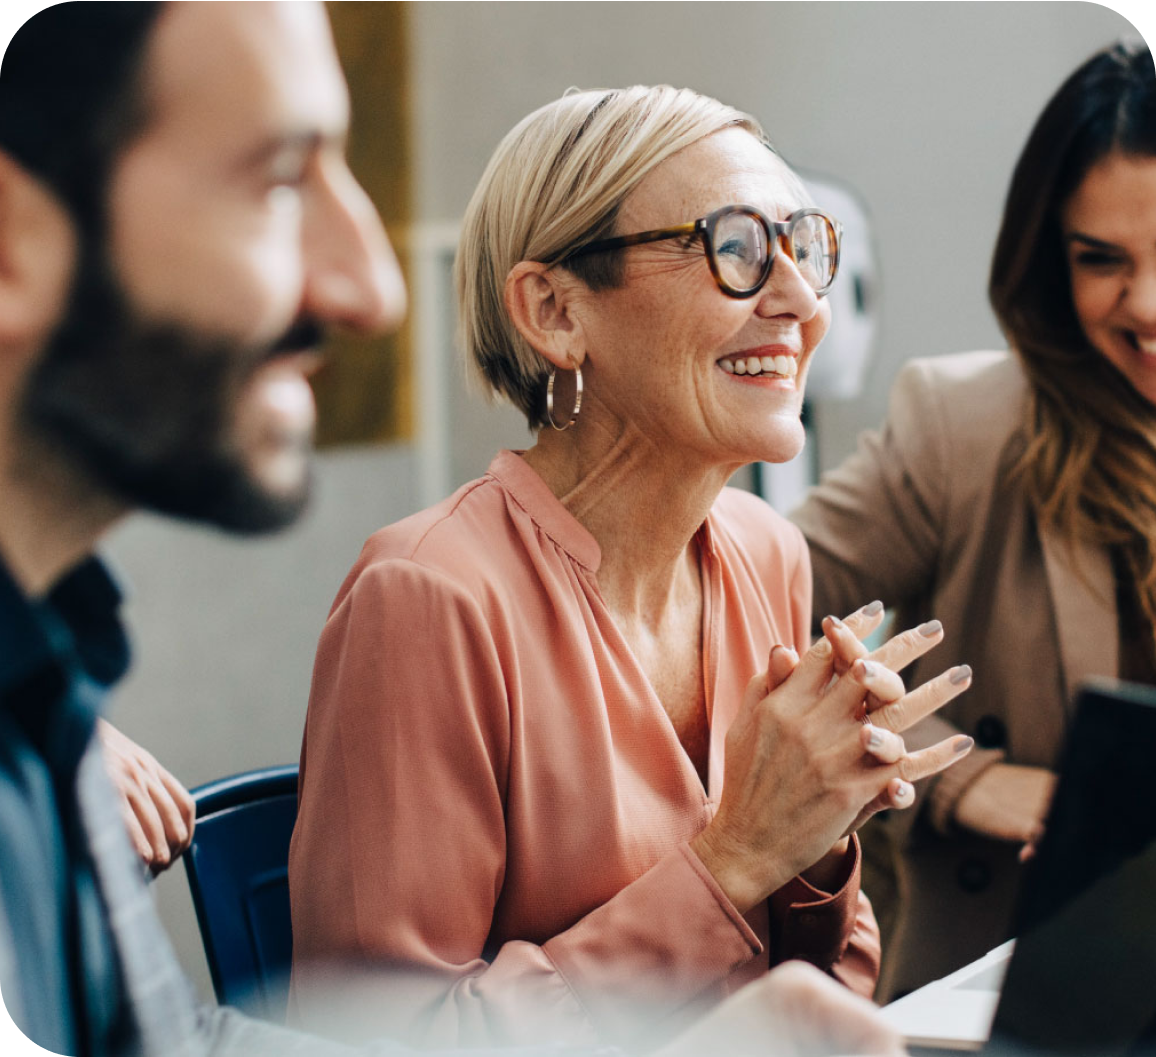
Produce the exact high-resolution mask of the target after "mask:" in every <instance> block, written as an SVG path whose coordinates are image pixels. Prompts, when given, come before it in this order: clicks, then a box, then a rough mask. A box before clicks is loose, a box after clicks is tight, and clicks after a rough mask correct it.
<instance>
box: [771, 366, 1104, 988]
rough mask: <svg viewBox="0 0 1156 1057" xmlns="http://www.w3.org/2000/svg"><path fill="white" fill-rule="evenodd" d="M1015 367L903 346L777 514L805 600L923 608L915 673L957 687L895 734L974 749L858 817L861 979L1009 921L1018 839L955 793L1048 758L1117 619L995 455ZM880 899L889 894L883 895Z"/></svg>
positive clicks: (944, 960)
mask: <svg viewBox="0 0 1156 1057" xmlns="http://www.w3.org/2000/svg"><path fill="white" fill-rule="evenodd" d="M1026 399H1027V382H1026V379H1025V377H1024V374H1023V371H1022V369H1021V367H1020V364H1019V361H1018V359H1016V358H1015V357H1014V356H1012V355H1011V354H1009V353H1006V352H972V353H963V354H958V355H952V356H941V357H936V358H934V359H917V360H913V361H911V362H910V363H909V364H907V365H906V366H905V368H904V369H903V371H902V372H901V373H900V375H899V377H898V379H897V381H896V384H895V387H894V390H893V392H892V397H891V406H890V410H889V413H888V417H887V421H886V423H885V425H884V427H883V429H882V430H881V431H879V432H872V433H865V434H864V435H863V436H862V438H861V439H860V442H859V447H858V450H857V451H856V452H855V454H854V455H852V456H851V457H850V458H849V459H848V460H847V461H846V462H845V463H844V464H843V465H842V466H840V467H839V468H838V469H837V470H835V471H834V472H832V473H830V474H828V475H826V476H825V477H824V478H823V480H822V482H821V483H820V484H819V486H818V487H817V488H815V489H814V490H813V491H812V492H811V494H810V496H809V497H808V499H807V500H806V502H805V503H804V504H803V505H802V506H801V507H800V508H799V510H797V511H796V512H795V513H794V514H793V515H792V520H794V521H795V522H796V524H798V525H799V527H800V528H801V529H802V530H803V534H804V535H805V536H806V537H807V540H808V542H809V544H810V548H811V560H812V562H813V565H814V576H815V595H814V599H815V610H814V611H815V615H816V617H819V618H821V617H822V616H823V615H824V614H826V613H835V614H840V615H841V614H845V613H848V612H850V611H851V610H853V609H855V608H856V607H858V606H860V605H862V604H863V603H865V602H868V601H870V600H871V599H874V598H879V599H881V600H882V601H883V602H884V603H885V604H886V605H887V606H888V607H889V608H891V609H894V610H895V614H896V625H895V627H896V630H901V629H902V628H904V627H910V626H913V625H915V624H917V623H919V622H921V621H924V620H927V619H930V618H932V617H937V618H939V619H940V620H942V621H943V624H944V628H945V636H944V641H943V644H942V645H941V646H940V647H939V648H937V649H936V650H934V651H932V653H931V654H929V655H928V656H927V657H925V658H923V659H922V660H920V661H919V662H918V663H916V664H915V665H913V666H912V668H911V669H910V670H909V672H908V673H907V677H908V685H909V686H916V685H918V684H920V683H922V682H924V681H925V680H926V679H928V678H930V677H931V676H933V675H935V674H937V673H939V672H941V671H943V670H944V669H946V668H948V667H949V666H951V665H954V664H960V663H967V664H970V665H971V666H972V668H973V670H974V673H975V674H974V681H973V684H972V687H971V689H970V690H969V691H968V692H967V693H966V694H964V695H962V697H960V698H958V699H957V700H956V701H954V702H952V703H950V704H949V705H947V706H945V707H944V709H942V710H941V712H940V713H938V714H937V715H936V716H935V717H932V718H931V719H928V720H926V721H924V723H922V724H920V725H919V726H918V727H916V728H915V730H914V731H912V732H911V733H910V734H909V735H908V736H907V743H908V746H909V747H913V748H918V747H922V746H923V745H927V744H931V743H932V742H933V741H935V740H938V739H939V738H942V737H945V736H947V735H948V734H951V733H954V732H956V731H963V732H965V733H968V734H971V735H972V736H973V737H974V738H975V739H976V743H977V746H976V750H974V751H973V752H972V754H971V755H970V756H969V757H968V758H966V759H965V760H963V761H961V762H960V763H959V764H957V765H956V766H955V767H953V768H952V769H951V770H950V771H949V772H947V774H946V775H944V776H943V777H941V778H939V779H934V780H930V781H928V782H925V783H921V786H922V788H921V789H920V791H919V793H920V795H919V801H918V802H917V805H916V807H915V808H913V809H911V810H910V811H907V812H892V813H890V814H889V815H888V816H887V817H885V818H881V819H880V820H879V821H878V822H876V823H872V825H871V826H870V827H869V828H868V829H869V832H866V831H865V833H864V856H865V865H864V880H863V884H864V888H865V889H866V891H867V893H868V895H870V896H871V899H872V901H873V902H874V903H875V906H876V912H877V914H878V916H879V920H880V925H881V928H882V929H883V955H884V960H883V971H882V976H881V978H880V985H879V990H878V991H877V996H878V997H880V998H881V999H887V998H890V997H892V996H894V995H896V994H900V993H903V992H905V991H907V990H910V989H912V988H914V987H917V986H920V985H921V984H923V983H926V982H927V981H929V980H932V979H936V978H938V977H941V976H943V975H944V974H946V973H947V972H950V971H951V970H953V969H956V968H958V967H959V966H960V965H963V964H965V963H966V962H968V961H970V960H972V959H974V958H977V957H979V956H980V955H982V954H983V953H985V952H986V951H987V950H989V949H990V948H991V947H993V946H995V945H996V944H998V943H999V942H1001V941H1002V940H1004V939H1005V938H1007V936H1008V928H1009V917H1010V914H1011V913H1012V909H1013V902H1014V897H1015V891H1016V882H1017V880H1018V874H1019V868H1018V861H1017V852H1018V848H1017V847H1013V846H1010V845H1006V844H1002V843H999V842H995V841H989V840H985V839H982V838H979V837H977V836H974V835H971V834H965V833H964V832H962V831H961V830H959V829H958V828H957V827H955V826H954V824H953V822H952V814H953V811H954V806H955V803H956V801H957V800H958V798H959V796H960V794H961V793H962V791H963V790H964V789H965V788H966V786H967V785H968V784H969V783H970V782H972V781H974V780H975V778H976V777H977V776H978V775H979V774H980V773H981V772H982V770H983V769H984V768H985V767H987V766H990V765H991V764H992V763H993V762H997V761H999V760H1001V759H1005V758H1006V759H1008V760H1010V761H1013V762H1016V763H1021V764H1030V765H1036V766H1042V767H1053V766H1055V764H1056V762H1057V755H1058V753H1059V751H1060V747H1061V742H1062V737H1063V734H1064V731H1065V729H1066V727H1067V723H1068V720H1069V716H1070V710H1071V702H1072V696H1073V692H1074V691H1075V689H1076V687H1077V686H1078V684H1079V683H1080V682H1081V680H1083V679H1085V678H1086V677H1088V676H1091V675H1110V676H1114V675H1116V673H1117V668H1118V650H1119V643H1118V628H1117V617H1116V603H1115V594H1114V585H1113V578H1112V570H1111V565H1110V559H1109V556H1108V553H1107V551H1105V550H1103V549H1100V548H1093V547H1084V548H1082V549H1080V550H1079V551H1078V553H1075V554H1072V553H1070V552H1069V551H1068V548H1067V547H1066V546H1065V545H1064V544H1063V543H1062V542H1061V541H1060V540H1059V539H1058V538H1056V537H1055V536H1054V535H1052V534H1051V533H1049V532H1041V531H1040V530H1039V528H1038V527H1037V525H1036V523H1035V518H1034V516H1033V514H1032V512H1031V511H1030V510H1029V509H1028V506H1027V504H1026V503H1025V501H1024V499H1023V497H1022V495H1021V494H1020V493H1019V491H1018V490H1017V489H1016V488H1015V487H1014V486H1013V485H1011V484H1009V482H1008V480H1007V478H1008V470H1009V468H1010V467H1011V466H1012V465H1013V464H1014V462H1015V461H1016V459H1017V457H1018V456H1019V454H1020V453H1021V452H1022V451H1023V450H1024V444H1025V440H1026V435H1025V429H1026V425H1025V419H1026ZM888 856H890V857H892V859H893V865H894V883H895V885H896V890H895V891H894V892H893V893H892V894H891V899H889V898H888V896H889V893H888V892H887V891H886V878H884V884H883V886H882V887H883V890H882V891H876V890H875V889H874V888H872V887H869V881H868V876H869V874H868V868H867V861H868V860H869V859H870V860H871V861H872V862H875V863H878V862H879V860H880V858H881V857H882V858H886V857H888ZM892 900H894V905H893V906H889V905H888V904H889V903H890V902H891V901H892Z"/></svg>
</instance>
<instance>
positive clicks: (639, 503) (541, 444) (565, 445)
mask: <svg viewBox="0 0 1156 1057" xmlns="http://www.w3.org/2000/svg"><path fill="white" fill-rule="evenodd" d="M583 428H585V433H583V434H581V435H580V434H579V433H578V432H577V431H578V430H580V429H583ZM526 461H527V463H528V464H529V465H530V466H531V468H532V469H534V471H535V472H536V473H538V475H539V476H540V477H541V478H542V479H543V480H544V481H545V482H546V484H547V485H548V486H549V488H550V490H551V491H552V492H553V493H554V495H556V496H557V497H558V500H559V501H560V502H561V503H562V505H563V506H565V507H566V509H567V510H568V511H569V512H570V513H571V514H572V515H573V516H574V518H575V519H576V520H577V521H579V522H580V523H581V524H582V526H583V527H584V528H585V529H586V530H587V531H588V532H589V533H590V534H591V535H592V536H593V537H594V538H595V540H597V542H598V545H599V548H600V549H601V552H602V561H601V564H600V566H599V570H598V583H599V587H600V589H601V592H602V595H603V597H604V599H605V600H606V602H607V605H609V606H610V607H611V609H612V610H613V611H615V612H617V613H619V614H620V615H621V616H623V617H624V618H626V619H632V620H639V621H641V622H643V623H644V624H645V625H647V626H650V627H657V626H659V625H661V623H662V620H663V616H664V614H665V613H666V612H667V611H668V610H669V608H670V606H671V605H672V604H677V603H678V601H679V600H680V599H685V593H686V591H688V590H693V591H697V590H698V586H697V568H698V562H697V555H696V553H695V552H694V549H693V540H694V536H695V533H696V532H697V531H698V529H699V527H700V526H701V525H702V523H703V521H704V520H705V519H706V516H707V514H708V513H709V512H710V509H711V506H712V505H713V504H714V502H715V500H716V499H717V498H718V494H719V492H720V491H721V490H722V488H723V487H724V486H725V484H726V482H727V480H728V479H729V478H730V476H731V473H733V471H734V469H735V468H734V467H707V466H701V465H699V466H694V465H691V464H689V463H688V460H686V459H680V458H678V457H677V455H675V454H672V453H670V452H664V451H662V450H660V448H659V447H657V446H656V445H655V444H654V443H653V442H652V441H651V440H650V439H649V438H647V437H646V436H645V435H643V434H642V433H641V431H638V430H636V429H632V428H631V427H630V426H629V425H623V426H621V427H620V428H618V427H616V428H615V429H614V430H608V429H605V428H602V427H600V425H599V424H598V423H597V422H596V421H594V420H593V416H591V418H590V419H588V420H586V421H580V423H579V424H578V425H576V426H575V427H574V428H573V429H572V430H569V431H566V432H564V433H556V432H554V431H552V430H548V429H547V430H543V431H542V432H541V433H540V434H539V437H538V442H537V443H536V444H535V445H534V446H533V447H532V448H531V449H530V450H529V451H528V452H527V453H526Z"/></svg>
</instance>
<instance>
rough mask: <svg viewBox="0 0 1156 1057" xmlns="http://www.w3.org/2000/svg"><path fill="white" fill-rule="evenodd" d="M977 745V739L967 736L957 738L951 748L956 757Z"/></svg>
mask: <svg viewBox="0 0 1156 1057" xmlns="http://www.w3.org/2000/svg"><path fill="white" fill-rule="evenodd" d="M974 744H975V738H969V737H968V736H967V735H966V734H965V735H964V736H963V737H962V738H956V739H955V741H953V742H952V744H951V747H952V749H953V750H954V751H955V753H956V755H960V754H962V753H965V752H967V750H968V749H970V748H971V747H972V746H973V745H974Z"/></svg>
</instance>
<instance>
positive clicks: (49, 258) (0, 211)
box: [0, 150, 77, 344]
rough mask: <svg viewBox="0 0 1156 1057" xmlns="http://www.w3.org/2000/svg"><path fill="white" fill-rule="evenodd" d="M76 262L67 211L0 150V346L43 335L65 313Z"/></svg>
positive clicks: (40, 338)
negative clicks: (0, 343) (0, 342)
mask: <svg viewBox="0 0 1156 1057" xmlns="http://www.w3.org/2000/svg"><path fill="white" fill-rule="evenodd" d="M76 257H77V239H76V230H75V227H74V225H73V223H72V218H71V217H70V216H69V215H68V211H67V210H66V209H65V208H64V206H63V205H61V203H60V201H59V199H57V197H56V196H55V195H54V194H53V193H52V192H51V191H49V190H48V188H47V187H45V186H44V184H43V183H41V181H40V180H38V179H37V178H36V177H34V176H33V175H32V174H31V173H29V172H28V170H26V169H25V168H24V167H23V166H22V165H20V164H19V163H18V162H16V161H14V160H13V159H12V158H11V157H10V156H9V155H8V154H7V153H6V152H5V151H2V150H0V341H2V342H4V343H6V344H11V343H13V342H20V341H29V340H33V341H36V342H37V343H39V341H40V340H42V339H43V337H44V336H46V335H47V333H48V332H49V330H51V328H52V327H53V326H55V324H56V322H57V321H58V320H59V319H60V317H61V315H62V314H63V312H64V308H65V303H66V301H67V298H68V294H69V290H70V289H71V286H72V275H73V271H74V268H75V265H76Z"/></svg>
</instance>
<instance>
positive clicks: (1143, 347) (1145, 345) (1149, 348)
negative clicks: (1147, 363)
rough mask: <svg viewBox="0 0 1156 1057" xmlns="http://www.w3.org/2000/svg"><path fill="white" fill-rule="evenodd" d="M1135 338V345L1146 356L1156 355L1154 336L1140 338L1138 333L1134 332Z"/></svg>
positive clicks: (1155, 339)
mask: <svg viewBox="0 0 1156 1057" xmlns="http://www.w3.org/2000/svg"><path fill="white" fill-rule="evenodd" d="M1133 337H1134V338H1135V339H1136V347H1137V348H1138V349H1139V350H1140V351H1141V352H1142V353H1144V354H1145V355H1146V356H1156V338H1142V337H1140V335H1139V334H1134V335H1133Z"/></svg>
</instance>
